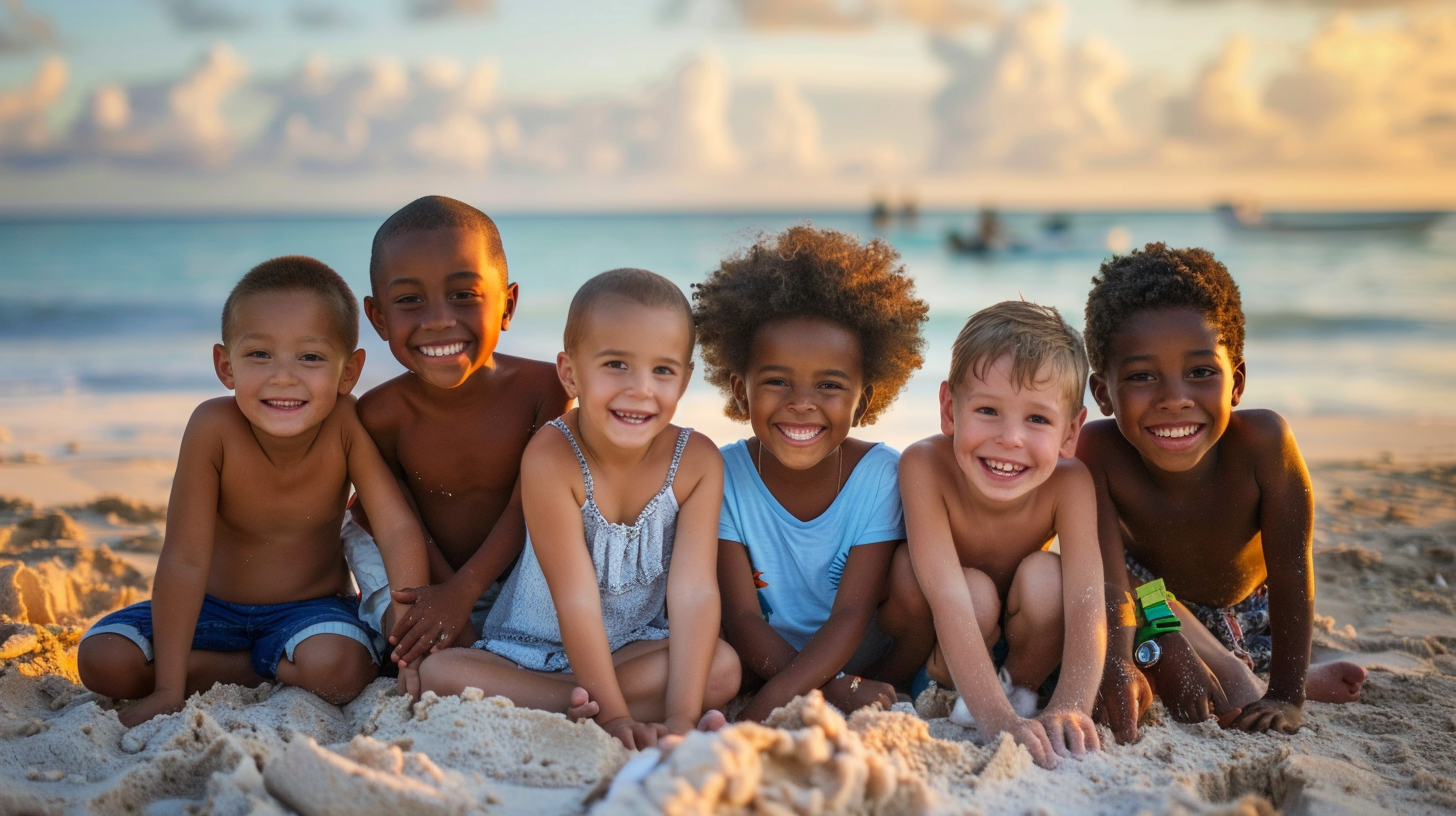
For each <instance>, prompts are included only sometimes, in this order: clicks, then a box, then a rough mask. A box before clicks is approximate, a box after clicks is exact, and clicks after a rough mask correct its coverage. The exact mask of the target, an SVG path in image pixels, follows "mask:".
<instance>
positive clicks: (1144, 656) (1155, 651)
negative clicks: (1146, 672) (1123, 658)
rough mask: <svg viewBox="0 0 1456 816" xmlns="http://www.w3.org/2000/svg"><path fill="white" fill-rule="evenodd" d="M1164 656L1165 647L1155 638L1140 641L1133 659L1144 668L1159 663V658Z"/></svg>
mask: <svg viewBox="0 0 1456 816" xmlns="http://www.w3.org/2000/svg"><path fill="white" fill-rule="evenodd" d="M1162 656H1163V648H1162V647H1161V646H1159V645H1158V643H1157V641H1153V640H1145V641H1143V642H1142V643H1139V644H1138V647H1137V650H1136V651H1134V652H1133V653H1132V659H1133V660H1134V661H1135V662H1136V663H1137V664H1138V665H1139V666H1142V667H1144V668H1147V667H1148V666H1151V665H1153V664H1154V663H1157V662H1158V658H1160V657H1162Z"/></svg>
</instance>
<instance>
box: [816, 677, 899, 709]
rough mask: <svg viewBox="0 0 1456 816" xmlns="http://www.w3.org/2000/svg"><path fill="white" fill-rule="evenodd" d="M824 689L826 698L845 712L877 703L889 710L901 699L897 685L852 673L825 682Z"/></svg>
mask: <svg viewBox="0 0 1456 816" xmlns="http://www.w3.org/2000/svg"><path fill="white" fill-rule="evenodd" d="M823 691H824V699H825V700H828V701H829V703H830V704H831V705H833V706H834V707H835V708H837V709H839V710H840V711H843V712H845V713H849V712H851V711H858V710H860V709H861V708H864V707H865V706H869V705H875V704H879V706H880V708H881V709H883V710H885V711H889V710H890V706H892V705H894V704H895V701H896V700H898V699H899V698H898V697H897V696H896V695H895V687H894V686H892V685H890V684H889V683H882V682H880V681H879V680H868V679H865V678H863V677H858V676H856V675H852V674H846V675H845V676H843V677H836V678H834V679H833V680H830V681H829V682H828V683H825V684H824V688H823Z"/></svg>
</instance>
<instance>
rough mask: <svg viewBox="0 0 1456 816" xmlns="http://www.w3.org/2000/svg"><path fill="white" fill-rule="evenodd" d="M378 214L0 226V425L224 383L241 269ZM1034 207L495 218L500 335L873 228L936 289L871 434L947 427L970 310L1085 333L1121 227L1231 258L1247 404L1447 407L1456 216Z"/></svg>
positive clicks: (348, 254) (506, 348)
mask: <svg viewBox="0 0 1456 816" xmlns="http://www.w3.org/2000/svg"><path fill="white" fill-rule="evenodd" d="M382 217H383V214H381V215H380V216H377V217H337V218H327V217H295V216H289V217H278V218H196V219H185V218H184V219H169V220H143V219H135V220H99V219H97V220H87V219H77V220H33V221H9V222H0V427H4V426H5V425H6V424H7V420H6V412H7V406H10V407H11V408H12V409H13V408H14V407H15V406H18V405H21V404H25V405H28V406H30V409H31V411H32V413H33V411H34V406H35V405H37V404H42V405H43V404H45V402H46V401H47V400H56V401H58V402H60V401H64V402H65V403H66V404H68V405H71V406H78V405H79V406H82V410H83V411H84V406H85V405H86V404H87V401H88V400H94V401H95V404H97V405H98V406H99V405H103V404H108V403H109V402H115V400H116V398H118V397H127V396H144V397H148V398H163V399H164V398H167V397H176V398H178V399H187V400H194V401H195V400H196V399H200V398H205V397H207V396H210V395H218V394H222V393H225V391H224V390H223V388H222V386H221V385H220V384H219V383H218V382H217V380H216V378H215V376H214V375H213V372H212V363H211V348H212V344H213V343H215V342H217V339H218V321H219V311H220V309H221V305H222V302H223V299H224V298H225V297H226V295H227V292H228V290H229V289H230V288H231V286H232V285H233V283H234V282H235V281H236V280H237V278H238V277H239V276H240V275H241V274H242V273H243V272H245V271H246V270H247V269H248V268H250V267H251V266H252V265H254V264H256V263H257V262H259V261H261V260H264V259H266V258H270V257H273V256H276V255H283V254H304V255H312V256H314V257H317V258H319V259H321V260H323V261H324V262H326V263H328V264H329V265H331V266H333V267H334V268H335V269H337V270H338V271H339V272H340V273H341V274H342V275H343V276H344V277H345V278H346V279H347V280H348V281H349V283H350V284H351V285H352V286H353V287H354V289H355V292H356V293H357V294H360V295H362V294H364V293H365V292H366V291H367V286H368V261H369V254H368V253H369V243H370V239H371V237H372V235H373V232H374V230H375V228H376V227H377V226H378V224H379V222H380V220H381V219H382ZM1041 218H1042V216H1041V215H1040V214H1036V213H1009V214H1006V215H1005V216H1004V217H1003V219H1004V222H1005V224H1006V226H1007V227H1008V228H1009V229H1010V231H1011V232H1012V233H1013V234H1015V235H1017V236H1018V237H1020V238H1022V239H1023V240H1025V241H1026V243H1027V247H1026V248H1025V249H1024V250H1022V251H1016V252H1007V253H1004V254H1001V255H997V256H994V257H990V258H977V257H968V256H964V255H957V254H955V253H953V252H951V251H950V250H949V249H948V248H947V242H946V239H945V236H946V232H947V231H948V230H950V229H955V228H966V227H968V226H969V225H971V223H972V222H973V221H974V214H972V213H927V214H923V215H921V216H920V217H919V218H918V219H917V220H915V221H914V222H912V223H903V222H895V223H891V224H890V225H888V226H886V227H884V228H883V230H877V229H876V228H875V226H874V225H873V224H872V223H871V221H870V219H869V218H868V216H866V215H862V214H848V213H839V214H834V213H830V214H813V215H809V216H805V215H802V214H739V213H735V214H718V215H714V214H687V215H581V216H577V215H531V216H503V217H500V218H499V219H498V220H497V221H498V224H499V226H500V229H501V234H502V236H503V239H504V242H505V247H506V253H507V256H508V258H509V262H510V269H511V277H512V279H513V280H515V281H517V282H519V283H520V286H521V304H520V308H519V311H518V312H517V315H516V319H515V322H514V324H513V325H512V328H511V330H510V331H509V332H508V333H506V334H505V335H503V336H502V340H501V344H500V350H501V351H503V352H506V353H510V354H517V355H522V356H527V357H535V358H539V359H552V358H554V356H555V354H556V352H557V351H558V350H559V349H560V344H561V329H562V324H563V322H564V319H565V314H566V307H567V304H568V303H569V301H570V299H571V295H572V293H573V292H574V291H575V290H576V288H577V286H578V285H579V284H580V283H581V282H582V281H584V280H585V279H586V278H588V277H590V276H591V275H593V274H595V273H597V272H600V271H602V270H604V269H609V268H613V267H617V266H640V267H645V268H648V269H652V270H654V271H657V272H660V273H662V274H664V275H666V276H668V277H669V278H671V279H673V280H674V281H676V282H678V283H679V284H681V285H682V286H683V287H684V288H685V289H686V288H687V287H688V286H689V285H690V284H692V283H693V282H694V281H697V280H701V279H702V278H703V276H704V275H706V274H707V272H708V271H709V270H711V269H712V268H713V267H714V266H715V264H716V263H717V261H718V259H719V258H721V257H722V256H723V255H724V254H725V253H727V252H730V251H733V250H735V249H739V248H741V247H744V246H746V245H748V244H749V243H750V242H752V241H753V240H754V239H755V237H757V236H758V235H759V234H761V233H763V232H773V231H776V230H779V229H782V228H784V227H786V226H789V225H792V224H795V223H800V222H803V221H805V220H812V221H813V223H815V224H817V225H820V226H825V227H833V228H836V229H841V230H846V231H850V232H854V233H857V234H859V235H861V236H862V237H869V236H871V235H877V234H878V235H883V236H884V237H885V238H886V239H888V240H889V241H890V242H891V243H892V244H893V245H894V246H895V247H896V248H897V249H898V250H899V251H900V253H901V254H902V256H903V260H904V263H905V266H906V268H907V270H908V271H909V273H910V274H911V275H912V276H913V277H914V278H915V280H916V285H917V290H918V292H919V294H920V296H921V297H923V298H925V299H926V300H927V301H928V302H929V303H930V304H931V312H930V321H929V323H928V324H927V325H926V327H925V336H926V340H927V355H926V366H925V368H924V369H922V371H921V372H920V373H919V374H918V375H917V376H916V377H915V379H914V380H912V382H911V384H910V386H909V388H908V389H907V391H906V392H905V394H904V395H902V396H901V398H900V401H899V402H898V403H897V404H896V406H895V407H894V408H893V409H892V410H891V411H890V412H889V413H888V414H887V415H886V416H885V418H884V419H882V420H881V422H880V423H879V424H878V425H876V426H874V427H872V428H869V429H866V430H865V432H864V434H863V435H864V436H865V437H866V438H871V439H884V440H886V441H890V442H892V443H898V444H905V443H906V442H908V441H910V440H913V439H916V438H919V437H922V436H925V435H928V434H930V433H933V432H934V431H935V430H936V427H937V423H936V419H935V416H936V407H935V394H936V389H937V387H938V385H939V382H940V381H941V380H942V379H943V378H944V377H945V372H946V368H947V367H948V365H949V358H950V345H951V341H952V339H953V338H954V336H955V334H956V332H957V331H958V330H959V328H960V326H961V323H962V322H963V321H964V320H965V318H966V316H968V315H969V314H970V313H971V312H973V311H975V310H976V309H979V308H981V307H983V306H985V305H988V304H990V303H993V302H995V301H997V300H1003V299H1008V298H1018V297H1023V296H1024V297H1025V298H1027V299H1028V300H1033V301H1037V302H1040V303H1046V304H1050V305H1054V306H1056V307H1057V308H1058V309H1060V310H1061V312H1062V314H1063V315H1065V316H1066V317H1067V319H1068V320H1069V322H1071V323H1072V324H1073V325H1074V326H1077V327H1079V328H1080V327H1081V325H1082V323H1083V317H1082V314H1083V306H1084V304H1085V301H1086V294H1087V290H1088V289H1089V287H1090V279H1091V277H1092V275H1093V274H1094V273H1095V272H1096V271H1097V267H1098V264H1099V263H1100V262H1101V261H1102V260H1103V259H1105V258H1106V257H1108V255H1109V250H1108V244H1109V236H1110V235H1111V236H1112V238H1113V242H1114V243H1116V242H1118V241H1119V240H1121V241H1122V242H1124V243H1125V242H1128V241H1130V242H1131V244H1132V245H1141V244H1142V243H1144V242H1146V241H1155V240H1157V241H1164V242H1167V243H1168V244H1170V245H1174V246H1202V247H1206V248H1208V249H1210V250H1212V251H1213V252H1214V253H1215V254H1216V255H1217V256H1218V257H1219V258H1220V259H1221V260H1222V261H1223V262H1224V263H1225V264H1227V265H1228V267H1229V269H1230V270H1231V271H1232V273H1233V275H1234V278H1235V280H1237V281H1238V283H1239V286H1240V289H1241V291H1242V295H1243V303H1244V309H1245V312H1246V314H1247V319H1248V337H1247V341H1246V350H1245V356H1246V359H1247V361H1248V370H1249V382H1248V388H1247V391H1246V393H1245V399H1244V403H1243V404H1244V405H1245V406H1259V407H1268V408H1273V409H1275V410H1278V411H1280V412H1282V413H1285V414H1287V415H1290V416H1294V417H1298V416H1318V415H1360V416H1375V417H1388V418H1390V419H1392V420H1408V419H1412V418H1434V419H1450V418H1456V216H1453V217H1451V218H1448V219H1446V220H1445V221H1443V222H1440V223H1438V224H1436V225H1435V226H1434V227H1433V228H1432V229H1430V230H1429V231H1427V232H1425V233H1421V234H1406V233H1401V234H1379V233H1361V232H1345V233H1336V234H1301V233H1285V234H1261V233H1248V232H1234V231H1230V230H1229V229H1227V228H1226V227H1224V226H1223V225H1222V224H1221V223H1220V222H1219V221H1218V220H1217V219H1216V218H1215V217H1214V216H1213V214H1212V213H1206V212H1166V213H1102V212H1099V213H1073V214H1071V215H1070V229H1069V230H1068V232H1067V233H1066V234H1065V235H1064V236H1063V237H1062V238H1061V239H1057V240H1053V239H1051V238H1049V237H1046V236H1045V235H1044V234H1042V232H1041V230H1040V226H1039V225H1040V222H1041ZM361 338H362V341H363V346H364V348H365V349H366V350H367V355H368V362H367V363H366V365H365V371H364V376H363V378H362V380H361V386H362V388H368V387H369V386H371V385H374V384H377V383H379V382H382V381H383V380H386V379H388V378H390V377H393V376H395V375H396V374H398V373H400V372H401V371H402V369H401V368H400V367H399V365H398V364H397V363H396V362H395V361H394V359H393V358H392V357H391V356H390V354H389V351H388V347H387V346H386V345H384V343H382V342H381V341H380V340H379V339H378V338H377V337H376V336H375V334H374V332H373V331H372V329H370V328H369V327H368V326H367V325H366V326H365V327H363V330H362V331H361ZM359 393H362V390H361V391H360V392H359ZM720 404H721V403H720V398H719V397H718V395H717V394H716V393H715V392H714V391H713V390H712V389H711V388H710V387H709V386H708V385H707V384H706V383H704V382H703V381H702V379H701V377H698V378H696V379H695V381H694V383H693V385H692V387H691V388H690V390H689V393H688V396H687V398H686V399H685V401H684V403H683V407H682V409H681V412H682V416H681V417H680V419H681V420H682V421H684V422H685V423H688V424H697V426H698V427H700V428H706V427H712V428H715V429H716V430H715V431H713V432H714V433H716V434H718V435H723V434H730V433H734V432H736V429H732V428H729V429H728V430H724V427H725V426H724V425H723V421H722V420H721V418H720V417H719V415H718V408H719V406H720ZM1089 404H1090V403H1089ZM1092 413H1093V415H1096V414H1097V411H1096V408H1095V406H1093V408H1092ZM178 430H179V431H180V429H178ZM0 441H3V440H0ZM722 441H728V439H724V440H722Z"/></svg>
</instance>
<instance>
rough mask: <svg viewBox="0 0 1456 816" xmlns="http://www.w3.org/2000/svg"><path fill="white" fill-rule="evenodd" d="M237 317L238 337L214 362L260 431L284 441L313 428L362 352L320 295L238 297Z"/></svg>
mask: <svg viewBox="0 0 1456 816" xmlns="http://www.w3.org/2000/svg"><path fill="white" fill-rule="evenodd" d="M233 315H234V320H233V324H232V325H233V326H234V327H235V330H234V332H233V336H232V337H229V338H225V339H226V340H227V344H226V345H223V344H218V345H216V346H214V347H213V365H214V367H215V368H216V370H217V376H218V379H219V380H222V384H223V385H225V386H227V387H228V388H229V389H230V390H232V391H234V392H236V393H235V395H234V397H235V399H236V400H237V403H238V408H239V409H241V410H242V412H243V416H245V417H247V418H248V421H249V422H250V423H252V425H253V427H254V428H255V429H257V430H258V431H261V432H263V433H265V434H268V435H269V436H273V437H278V438H287V437H293V436H298V435H299V434H302V433H304V432H306V431H308V430H310V429H313V428H315V427H317V426H318V425H320V424H321V423H322V422H323V421H324V419H326V418H327V417H328V415H329V414H330V413H331V412H332V411H333V410H334V404H335V403H336V402H337V401H338V398H339V395H340V394H347V393H349V391H350V390H351V389H353V387H354V383H355V382H357V381H358V379H359V370H360V368H361V367H363V365H364V352H363V350H362V349H361V350H356V351H353V352H350V351H349V350H348V349H346V348H344V344H343V341H342V340H341V339H340V338H339V337H338V336H337V332H336V331H335V329H334V323H333V320H332V317H331V315H330V313H329V309H328V306H327V304H325V303H324V300H323V298H321V297H320V296H319V295H316V294H314V293H312V292H306V291H298V290H283V291H273V292H260V293H257V294H253V295H248V296H246V297H244V298H242V299H240V300H239V301H238V302H237V303H236V305H235V306H234V312H233Z"/></svg>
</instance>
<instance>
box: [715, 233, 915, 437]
mask: <svg viewBox="0 0 1456 816" xmlns="http://www.w3.org/2000/svg"><path fill="white" fill-rule="evenodd" d="M899 260H900V254H899V253H898V252H896V251H895V250H894V248H893V247H891V246H890V245H889V244H888V243H886V242H885V241H883V240H881V239H878V238H877V239H875V240H873V241H870V242H869V243H868V244H861V243H860V242H859V240H858V239H857V238H856V237H855V236H853V235H849V234H846V233H843V232H837V231H835V230H829V229H817V228H815V227H813V226H812V225H800V226H795V227H790V228H789V229H788V230H786V231H784V232H782V233H780V234H778V235H772V236H763V237H761V238H760V239H759V240H758V241H757V242H756V243H755V244H754V245H753V246H751V247H749V248H748V249H745V250H743V251H742V252H739V253H737V254H734V255H730V256H729V257H727V258H725V259H724V260H723V262H722V263H721V264H719V266H718V268H717V269H715V270H713V271H712V272H711V273H710V274H709V275H708V278H707V280H705V281H703V282H702V283H697V284H694V285H693V289H694V290H695V291H694V292H693V301H694V303H695V304H696V305H695V306H694V308H693V319H694V320H695V321H696V322H697V324H698V342H699V344H700V346H701V348H702V353H703V362H704V364H705V366H704V367H705V369H706V372H705V373H706V376H707V379H708V382H710V383H712V384H713V385H715V386H717V387H718V390H719V391H721V392H723V394H724V395H725V396H727V398H728V400H727V405H726V406H725V407H724V409H723V412H724V413H725V414H727V415H728V417H729V418H731V419H735V420H739V421H746V420H747V419H748V413H747V411H746V410H744V408H743V407H741V406H739V405H738V404H737V402H736V401H735V400H734V399H733V394H732V386H731V385H730V379H729V378H730V377H731V376H732V375H734V374H737V375H739V376H742V375H743V374H744V373H745V372H746V371H747V370H748V362H749V360H748V357H749V351H750V349H751V347H752V344H753V339H754V337H755V336H756V335H757V334H758V330H759V329H760V328H762V327H763V326H764V325H765V324H767V323H772V322H774V321H777V320H783V319H786V318H794V317H811V318H819V319H822V320H826V321H828V322H831V323H835V324H838V325H841V326H844V327H845V328H846V329H848V330H849V331H850V332H852V333H853V334H854V335H855V336H856V337H858V338H859V343H860V351H861V355H862V358H863V360H864V382H865V385H866V386H868V387H870V388H871V393H870V402H869V405H868V406H867V407H866V409H865V412H864V414H863V415H862V416H861V417H860V418H859V423H858V424H861V425H869V424H871V423H873V422H874V421H875V420H876V419H877V418H878V417H879V415H880V413H881V412H883V411H884V410H885V409H886V408H888V407H890V405H891V404H892V403H893V402H894V401H895V398H896V397H897V396H899V394H900V392H901V391H902V390H903V389H904V388H905V383H906V382H908V381H909V379H910V375H911V374H912V373H914V371H915V370H916V369H917V368H919V367H920V366H921V364H922V363H924V362H925V358H924V354H923V349H924V347H925V340H924V338H922V337H921V336H920V324H922V323H924V322H925V320H926V313H927V312H928V311H929V306H927V305H926V303H925V301H923V300H921V299H919V298H917V297H915V282H914V281H913V280H911V278H910V277H909V276H908V275H906V274H905V267H904V265H903V264H901V263H899Z"/></svg>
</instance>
